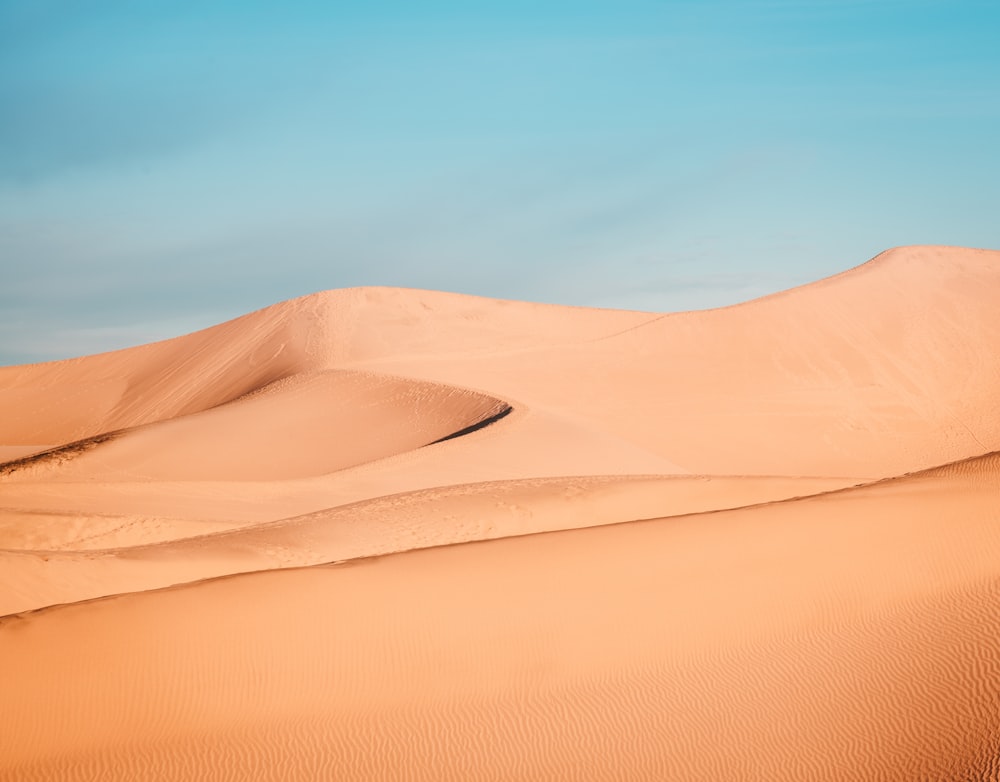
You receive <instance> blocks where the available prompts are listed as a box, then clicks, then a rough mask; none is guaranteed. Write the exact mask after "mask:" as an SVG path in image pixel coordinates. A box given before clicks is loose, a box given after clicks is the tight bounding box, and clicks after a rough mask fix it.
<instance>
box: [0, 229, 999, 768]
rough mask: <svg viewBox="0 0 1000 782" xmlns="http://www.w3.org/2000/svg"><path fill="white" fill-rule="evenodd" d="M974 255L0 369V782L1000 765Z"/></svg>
mask: <svg viewBox="0 0 1000 782" xmlns="http://www.w3.org/2000/svg"><path fill="white" fill-rule="evenodd" d="M998 301H1000V252H994V251H985V250H966V249H960V248H947V247H910V248H899V249H896V250H891V251H889V252H887V253H883V254H882V255H880V256H878V257H877V258H875V259H873V260H872V261H870V262H868V263H866V264H862V265H861V266H859V267H856V268H854V269H851V270H850V271H847V272H844V273H843V274H840V275H837V276H835V277H831V278H829V279H826V280H821V281H819V282H816V283H812V284H809V285H805V286H802V287H800V288H795V289H792V290H789V291H785V292H783V293H780V294H776V295H773V296H768V297H765V298H762V299H758V300H755V301H751V302H747V303H745V304H740V305H736V306H733V307H727V308H722V309H716V310H707V311H703V312H684V313H673V314H653V313H641V312H621V311H613V310H596V309H586V308H574V307H562V306H553V305H542V304H529V303H523V302H508V301H498V300H492V299H483V298H477V297H472V296H464V295H458V294H448V293H435V292H430V291H417V290H405V289H395V288H355V289H347V290H334V291H329V292H325V293H319V294H315V295H312V296H306V297H303V298H300V299H294V300H291V301H286V302H282V303H279V304H276V305H274V306H272V307H268V308H266V309H263V310H260V311H258V312H253V313H250V314H248V315H245V316H243V317H241V318H237V319H236V320H233V321H230V322H228V323H224V324H221V325H219V326H215V327H213V328H210V329H206V330H204V331H200V332H196V333H194V334H189V335H186V336H182V337H178V338H176V339H171V340H166V341H164V342H159V343H154V344H150V345H144V346H140V347H136V348H130V349H128V350H122V351H116V352H113V353H106V354H100V355H96V356H88V357H84V358H79V359H71V360H67V361H58V362H51V363H46V364H35V365H28V366H22V367H3V368H0V702H2V704H3V706H2V708H0V779H2V780H6V779H10V780H19V781H20V780H33V779H38V780H41V779H67V780H74V779H81V780H83V779H102V780H103V779H108V780H113V779H123V780H125V779H129V780H131V779H145V778H160V779H170V780H184V779H205V780H222V779H282V780H284V779H293V780H296V779H297V780H312V779H381V780H395V779H414V780H428V782H430V781H431V780H433V781H434V782H438V781H439V780H451V779H454V780H501V779H502V780H507V779H525V780H535V779H539V780H549V779H552V780H556V779H558V780H563V779H581V780H582V779H587V780H592V779H593V780H618V779H629V780H646V779H648V780H664V779H671V780H672V779H684V780H712V781H713V782H715V781H716V780H729V779H740V780H761V781H762V782H763V781H764V780H767V782H777V781H780V780H789V782H791V781H793V780H794V781H795V782H800V781H803V782H812V781H816V782H841V781H842V780H854V779H858V780H861V779H864V780H899V781H900V782H903V781H904V780H906V781H908V780H917V779H924V780H940V781H941V782H972V780H976V781H977V782H978V781H979V780H996V782H1000V640H998V639H1000V565H998V563H1000V457H998V456H997V453H998V452H1000V413H998V412H997V407H996V404H995V398H996V393H997V389H998V388H1000V307H998V306H997V302H998Z"/></svg>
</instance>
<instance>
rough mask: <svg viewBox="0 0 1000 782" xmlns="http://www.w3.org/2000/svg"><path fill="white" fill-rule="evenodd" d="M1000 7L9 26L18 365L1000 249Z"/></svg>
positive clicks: (893, 3) (47, 3)
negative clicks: (342, 319)
mask: <svg viewBox="0 0 1000 782" xmlns="http://www.w3.org/2000/svg"><path fill="white" fill-rule="evenodd" d="M998 40H1000V4H998V3H996V2H994V0H989V2H986V1H982V2H975V1H963V0H950V2H946V1H941V2H937V1H936V0H906V1H905V2H904V1H897V0H867V1H866V2H862V1H861V0H812V1H811V2H805V1H803V2H795V1H793V0H700V1H698V2H695V1H694V0H678V1H677V2H669V1H666V0H660V1H659V2H653V1H652V0H615V1H614V2H593V1H591V0H574V1H573V2H545V0H535V2H522V1H521V0H505V2H492V0H482V1H481V2H471V3H470V2H436V1H434V0H428V1H427V2H420V3H412V2H378V0H370V1H369V2H363V3H362V2H354V3H342V2H336V1H335V0H334V1H332V2H330V1H328V2H318V1H317V2H306V1H304V0H303V1H299V2H295V1H294V0H292V1H286V2H281V3H278V2H271V3H263V2H253V1H252V0H241V1H240V2H211V1H210V0H206V1H205V2H185V1H184V0H173V1H172V2H165V1H164V2H160V1H159V0H128V1H127V2H116V1H115V0H103V2H94V1H93V0H63V1H62V2H57V1H55V0H0V363H21V362H27V361H38V360H47V359H52V358H63V357H67V356H71V355H79V354H84V353H89V352H97V351H100V350H108V349H113V348H117V347H123V346H125V345H129V344H137V343H141V342H145V341H149V340H152V339H158V338H165V337H169V336H174V335H177V334H181V333H184V332H187V331H191V330H194V329H197V328H202V327H205V326H208V325H211V324H213V323H216V322H220V321H222V320H225V319H228V318H230V317H234V316H236V315H239V314H242V313H244V312H248V311H250V310H253V309H256V308H259V307H263V306H266V305H268V304H271V303H274V302H276V301H279V300H282V299H286V298H290V297H293V296H298V295H302V294H306V293H311V292H314V291H318V290H323V289H328V288H338V287H347V286H353V285H398V286H407V287H419V288H433V289H442V290H452V291H460V292H465V293H474V294H480V295H485V296H496V297H502V298H518V299H528V300H534V301H548V302H558V303H566V304H581V305H593V306H610V307H626V308H635V309H647V310H676V309H695V308H702V307H708V306H718V305H723V304H728V303H733V302H736V301H740V300H743V299H746V298H751V297H754V296H758V295H762V294H764V293H768V292H772V291H775V290H779V289H782V288H786V287H789V286H792V285H796V284H799V283H803V282H807V281H809V280H813V279H817V278H819V277H822V276H826V275H828V274H832V273H835V272H837V271H840V270H843V269H845V268H847V267H850V266H854V265H856V264H858V263H861V262H863V261H865V260H867V259H868V258H869V257H871V256H873V255H875V254H876V253H878V252H880V251H881V250H883V249H886V248H888V247H891V246H895V245H901V244H924V243H932V244H957V245H968V246H978V247H992V248H1000V220H998V219H997V215H998V214H1000V143H998V141H1000V46H997V41H998Z"/></svg>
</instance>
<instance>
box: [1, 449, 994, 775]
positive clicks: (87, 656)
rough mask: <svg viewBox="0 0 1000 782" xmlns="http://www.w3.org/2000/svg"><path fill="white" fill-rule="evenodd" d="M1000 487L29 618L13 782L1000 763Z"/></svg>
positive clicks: (936, 487)
mask: <svg viewBox="0 0 1000 782" xmlns="http://www.w3.org/2000/svg"><path fill="white" fill-rule="evenodd" d="M998 481H1000V468H998V459H997V457H996V456H995V455H993V456H989V457H985V458H982V459H978V460H974V461H972V462H968V463H966V464H964V465H962V467H961V469H959V470H950V471H945V473H943V474H942V473H939V474H935V473H933V472H931V473H925V474H921V475H918V476H912V477H908V478H904V479H901V480H897V481H888V482H883V483H879V484H875V485H873V486H869V487H863V488H860V489H854V490H847V491H843V492H836V493H834V494H828V495H821V496H817V497H813V498H806V499H803V500H796V501H788V502H781V503H776V504H766V505H761V506H755V507H752V508H747V509H742V510H732V511H722V512H719V513H711V514H697V515H693V516H685V517H679V518H674V519H665V520H658V521H647V522H638V523H633V524H622V525H613V526H602V527H595V528H590V529H579V530H571V531H566V532H558V533H552V534H547V535H535V536H528V537H519V538H508V539H505V540H497V541H490V542H484V543H478V544H473V545H465V546H451V547H444V548H433V549H427V550H423V551H415V552H411V553H408V554H400V555H395V556H391V557H385V558H381V559H375V560H361V561H358V562H357V564H355V565H351V566H336V567H330V568H310V569H306V570H290V571H277V572H263V573H257V574H251V575H246V576H240V577H234V578H231V579H223V580H218V581H212V582H205V583H201V584H195V585H191V586H188V587H183V588H179V589H174V590H169V591H164V592H150V593H145V594H139V595H130V596H124V597H120V598H111V599H107V600H102V601H98V602H94V603H86V604H79V605H76V606H69V607H66V608H60V609H52V610H48V611H44V612H41V613H39V614H35V615H26V616H24V617H22V618H9V619H7V620H5V621H4V623H3V624H2V625H0V633H2V634H3V637H4V638H5V642H4V643H3V644H2V645H0V684H2V688H3V691H4V692H5V694H6V698H5V709H4V710H3V712H2V713H0V720H2V724H0V728H2V731H0V733H2V735H4V736H5V737H6V738H7V739H8V741H9V745H8V746H9V749H8V750H7V751H6V753H5V756H6V761H5V765H4V766H3V771H0V778H8V779H18V780H31V779H49V778H54V777H58V778H62V779H86V778H90V776H93V774H94V773H98V772H99V775H100V776H101V777H102V778H105V779H134V778H137V777H143V776H148V775H150V774H153V773H156V774H159V775H164V776H166V777H167V778H184V777H185V776H186V775H187V774H189V772H190V770H191V769H199V773H198V775H199V777H200V778H205V779H213V778H219V779H222V778H229V777H232V776H244V777H253V778H257V779H287V778H299V779H307V778H317V777H324V778H325V777H329V776H330V775H331V774H332V775H334V776H336V777H337V778H347V779H398V778H409V779H428V780H430V779H434V780H446V779H456V780H458V779H463V780H465V779H503V778H520V779H571V778H587V779H620V778H623V777H625V778H628V779H637V780H639V779H650V780H652V779H657V780H659V779H691V780H718V779H745V780H769V781H770V780H796V782H798V780H842V779H877V780H912V779H942V780H971V779H995V778H996V773H997V770H998V766H997V760H996V759H997V757H998V755H997V752H998V749H1000V747H998V739H1000V688H998V686H997V682H998V681H1000V679H998V676H1000V641H998V638H1000V624H998V622H1000V619H998V617H1000V613H998V611H997V606H998V605H1000V602H998V600H1000V592H998V584H1000V581H998V579H997V576H998V573H997V565H996V563H997V562H998V561H1000V515H998V514H1000V508H998V505H997V503H996V497H997V496H998V490H1000V483H998ZM69 637H73V638H74V642H73V643H72V644H68V643H66V642H65V641H66V639H67V638H69ZM40 703H44V704H46V707H45V708H39V707H38V704H40Z"/></svg>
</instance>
